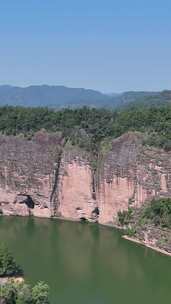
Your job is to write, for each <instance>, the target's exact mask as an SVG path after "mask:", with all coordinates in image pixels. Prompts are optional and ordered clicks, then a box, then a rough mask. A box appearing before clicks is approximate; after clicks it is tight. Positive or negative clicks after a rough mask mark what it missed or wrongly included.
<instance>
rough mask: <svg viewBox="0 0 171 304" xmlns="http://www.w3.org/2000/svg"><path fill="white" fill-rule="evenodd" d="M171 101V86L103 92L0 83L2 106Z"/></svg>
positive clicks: (79, 105) (78, 105)
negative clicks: (145, 89) (111, 92)
mask: <svg viewBox="0 0 171 304" xmlns="http://www.w3.org/2000/svg"><path fill="white" fill-rule="evenodd" d="M168 102H171V90H170V91H169V90H168V91H161V92H134V91H132V92H131V91H130V92H124V93H120V94H110V95H108V94H104V93H101V92H99V91H96V90H92V89H83V88H69V87H65V86H50V85H33V86H28V87H16V86H10V85H0V106H4V105H12V106H25V107H38V106H43V107H50V108H64V107H71V108H76V107H82V106H89V107H98V108H99V107H107V108H117V107H125V106H128V105H133V104H136V103H139V104H145V105H151V104H155V105H158V104H163V103H164V104H165V103H168Z"/></svg>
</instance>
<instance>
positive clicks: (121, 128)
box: [0, 104, 171, 151]
mask: <svg viewBox="0 0 171 304" xmlns="http://www.w3.org/2000/svg"><path fill="white" fill-rule="evenodd" d="M41 129H45V130H47V131H48V132H60V133H61V134H62V136H63V137H65V138H67V139H69V140H70V141H71V143H72V144H73V145H75V144H76V145H79V146H80V147H84V148H86V149H87V150H90V151H97V149H98V145H99V144H100V143H101V142H102V141H103V140H104V139H105V138H115V137H118V136H120V135H122V134H123V133H125V132H128V131H139V132H142V133H144V140H145V142H146V143H147V144H149V145H153V146H157V147H162V148H164V149H167V150H170V149H171V105H170V104H168V105H166V106H158V107H145V106H139V107H137V106H134V107H130V108H127V109H124V110H118V111H114V110H107V109H96V108H93V109H90V108H87V107H84V108H80V109H63V110H59V111H55V110H50V109H48V108H24V107H11V106H10V107H9V106H5V107H0V132H1V133H2V134H6V135H19V136H25V137H27V138H28V139H29V138H32V136H33V135H34V133H35V132H37V131H39V130H41Z"/></svg>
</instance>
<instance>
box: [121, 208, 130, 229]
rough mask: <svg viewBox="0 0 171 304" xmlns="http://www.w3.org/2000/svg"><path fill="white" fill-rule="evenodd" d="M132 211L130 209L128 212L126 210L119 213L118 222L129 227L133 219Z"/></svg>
mask: <svg viewBox="0 0 171 304" xmlns="http://www.w3.org/2000/svg"><path fill="white" fill-rule="evenodd" d="M132 213H133V211H132V209H131V208H128V210H124V211H119V212H118V220H119V223H120V224H121V225H122V226H124V225H128V224H129V223H130V220H131V217H132Z"/></svg>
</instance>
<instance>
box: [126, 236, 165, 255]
mask: <svg viewBox="0 0 171 304" xmlns="http://www.w3.org/2000/svg"><path fill="white" fill-rule="evenodd" d="M122 238H123V239H125V240H128V241H131V242H134V243H136V244H139V245H142V246H145V247H147V248H149V249H152V250H154V251H156V252H159V253H161V254H163V255H167V256H171V253H169V252H168V251H166V250H164V249H160V248H159V247H156V246H152V245H150V244H148V243H146V242H143V241H140V240H139V239H137V238H134V237H130V236H128V235H122Z"/></svg>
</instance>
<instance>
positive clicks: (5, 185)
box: [0, 131, 171, 224]
mask: <svg viewBox="0 0 171 304" xmlns="http://www.w3.org/2000/svg"><path fill="white" fill-rule="evenodd" d="M142 140H143V138H142V135H141V134H138V133H133V132H129V133H127V134H124V135H123V136H121V137H120V138H117V139H115V140H113V141H112V143H111V146H110V148H109V149H107V151H105V153H103V152H100V151H99V159H98V161H97V168H96V170H92V166H91V160H92V156H91V155H90V154H89V153H87V152H85V151H83V150H81V149H78V148H76V147H75V148H74V147H72V146H71V147H70V146H67V145H66V146H65V147H64V142H63V139H62V138H61V136H60V135H59V134H51V135H50V134H47V133H46V132H44V131H41V132H38V133H37V134H36V135H35V137H34V138H33V140H30V141H28V140H26V139H24V138H20V137H14V136H0V210H1V213H3V214H5V215H22V216H29V215H34V216H39V217H51V216H58V217H62V218H66V219H73V220H80V219H82V220H89V221H98V222H99V223H102V224H113V223H116V221H117V213H118V211H120V210H124V209H128V207H129V206H133V207H139V206H141V204H142V203H143V202H144V201H146V200H149V199H151V198H152V197H159V196H166V197H167V196H171V152H165V151H163V150H160V149H156V148H151V147H150V148H148V147H145V146H143V145H142Z"/></svg>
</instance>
